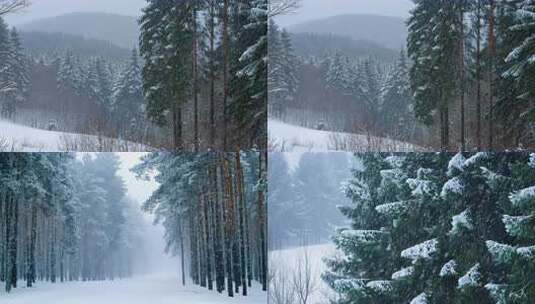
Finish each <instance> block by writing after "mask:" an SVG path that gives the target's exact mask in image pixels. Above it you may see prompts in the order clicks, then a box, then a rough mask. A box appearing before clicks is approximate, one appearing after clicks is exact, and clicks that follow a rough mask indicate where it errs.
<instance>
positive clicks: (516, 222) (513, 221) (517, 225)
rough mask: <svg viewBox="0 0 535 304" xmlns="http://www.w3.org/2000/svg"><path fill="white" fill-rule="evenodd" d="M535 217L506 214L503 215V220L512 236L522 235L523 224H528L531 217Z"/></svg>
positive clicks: (533, 216)
mask: <svg viewBox="0 0 535 304" xmlns="http://www.w3.org/2000/svg"><path fill="white" fill-rule="evenodd" d="M533 218H535V215H524V216H510V215H504V216H503V217H502V222H503V223H504V225H505V230H506V231H507V233H508V234H509V235H511V236H520V234H522V230H523V229H522V228H523V227H522V225H524V224H526V223H527V222H528V221H530V220H531V219H533Z"/></svg>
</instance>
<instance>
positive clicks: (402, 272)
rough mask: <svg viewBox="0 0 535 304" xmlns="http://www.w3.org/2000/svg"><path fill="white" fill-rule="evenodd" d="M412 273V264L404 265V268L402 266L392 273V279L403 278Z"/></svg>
mask: <svg viewBox="0 0 535 304" xmlns="http://www.w3.org/2000/svg"><path fill="white" fill-rule="evenodd" d="M413 273H414V267H413V266H409V267H405V268H402V269H401V270H399V271H396V272H394V273H393V274H392V280H400V279H404V278H406V277H409V276H411V275H412V274H413Z"/></svg>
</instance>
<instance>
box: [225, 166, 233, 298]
mask: <svg viewBox="0 0 535 304" xmlns="http://www.w3.org/2000/svg"><path fill="white" fill-rule="evenodd" d="M223 176H224V180H225V201H226V208H225V209H224V216H225V232H226V233H225V239H226V246H225V247H226V248H225V249H226V252H225V257H226V261H225V263H226V270H227V271H226V272H227V292H228V296H229V297H234V288H233V287H234V286H233V269H234V267H233V265H232V264H233V263H232V257H233V250H232V249H233V248H234V223H233V221H234V219H233V217H234V193H233V192H232V180H231V176H230V169H229V164H228V160H227V159H226V158H225V156H223Z"/></svg>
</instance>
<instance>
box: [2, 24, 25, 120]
mask: <svg viewBox="0 0 535 304" xmlns="http://www.w3.org/2000/svg"><path fill="white" fill-rule="evenodd" d="M29 65H30V62H29V60H28V59H27V58H26V56H25V55H24V53H23V49H22V47H21V42H20V38H19V34H18V32H17V30H16V29H15V28H12V29H11V30H10V29H9V28H8V26H7V24H6V23H5V22H4V20H3V19H2V18H1V17H0V103H1V104H2V105H1V116H2V117H5V118H12V117H13V115H14V114H15V112H16V107H17V105H18V104H20V103H22V102H24V101H26V100H27V98H28V88H29V84H30V79H29V75H28V72H29Z"/></svg>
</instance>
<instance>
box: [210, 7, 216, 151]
mask: <svg viewBox="0 0 535 304" xmlns="http://www.w3.org/2000/svg"><path fill="white" fill-rule="evenodd" d="M215 39H216V38H215V3H214V1H212V2H211V3H210V147H211V149H212V150H215V148H216V146H215V129H216V126H215V63H214V61H215V58H214V51H215Z"/></svg>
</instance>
